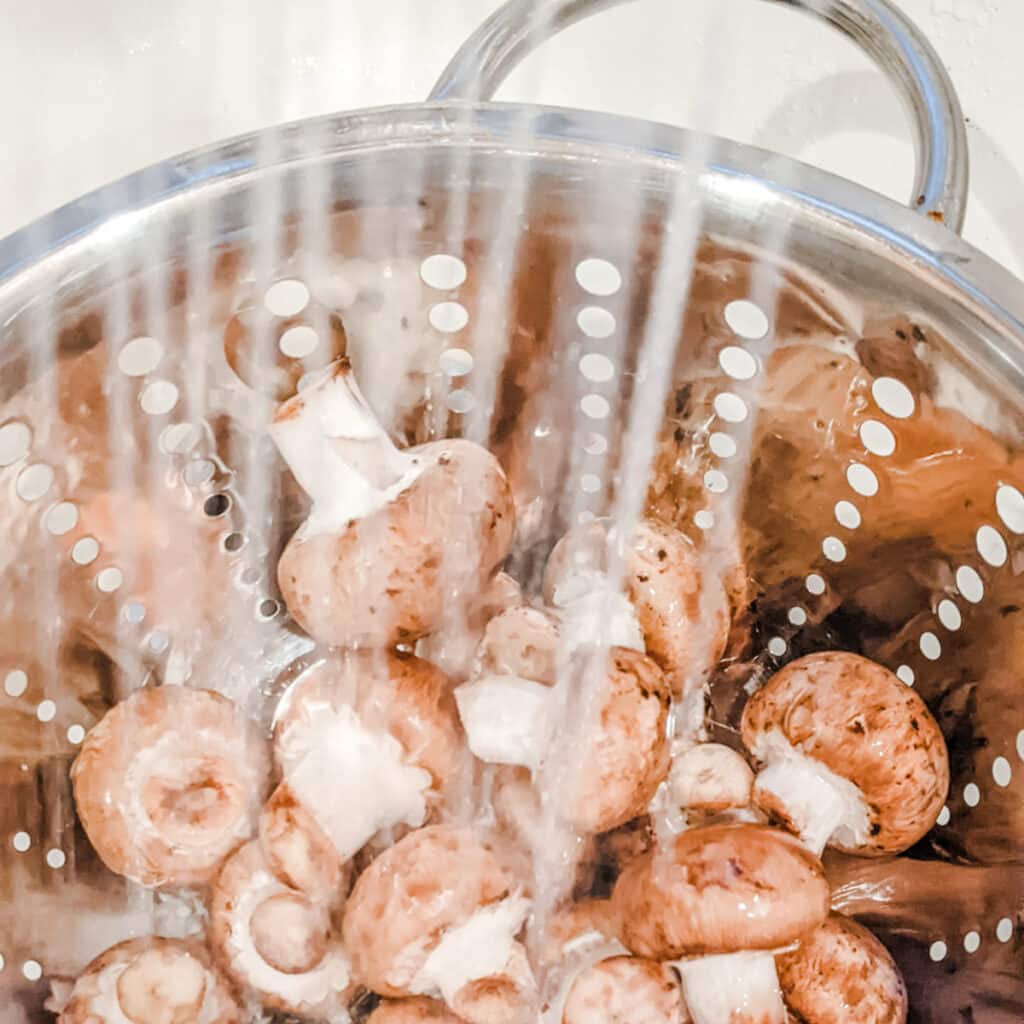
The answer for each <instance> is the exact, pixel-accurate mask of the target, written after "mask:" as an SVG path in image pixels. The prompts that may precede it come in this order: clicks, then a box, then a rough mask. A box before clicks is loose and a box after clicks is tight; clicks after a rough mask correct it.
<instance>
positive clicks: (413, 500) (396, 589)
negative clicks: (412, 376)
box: [271, 360, 515, 646]
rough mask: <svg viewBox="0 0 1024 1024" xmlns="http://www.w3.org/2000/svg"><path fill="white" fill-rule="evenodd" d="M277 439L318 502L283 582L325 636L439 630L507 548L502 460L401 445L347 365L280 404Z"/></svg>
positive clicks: (509, 516)
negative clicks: (456, 601)
mask: <svg viewBox="0 0 1024 1024" xmlns="http://www.w3.org/2000/svg"><path fill="white" fill-rule="evenodd" d="M271 435H272V437H273V438H274V441H275V443H276V444H277V446H278V448H279V449H280V451H281V454H282V455H283V456H284V458H285V461H286V462H287V463H288V465H289V467H290V468H291V471H292V473H293V475H294V476H295V478H296V480H297V481H298V483H299V484H300V486H301V487H302V488H303V490H305V491H306V493H307V494H309V496H310V498H311V499H312V502H313V507H312V510H311V512H310V515H309V518H308V519H307V520H306V522H305V523H304V524H303V525H302V526H301V527H300V528H299V529H298V530H297V531H296V533H295V534H294V535H293V537H292V538H291V540H290V541H289V542H288V545H287V547H286V548H285V550H284V553H283V554H282V556H281V559H280V561H279V562H278V570H277V572H278V583H279V585H280V588H281V593H282V595H283V596H284V599H285V603H286V604H287V606H288V610H289V611H290V612H291V614H292V616H293V617H294V618H295V619H296V621H297V622H298V623H299V624H300V625H301V626H302V627H303V628H304V629H305V630H306V631H307V632H308V633H309V634H310V635H311V636H313V637H314V638H315V639H316V640H319V641H320V642H322V643H326V644H331V645H334V646H346V645H350V644H354V643H357V642H368V643H373V644H379V645H388V644H393V643H396V642H400V641H409V640H412V639H415V638H416V637H420V636H423V635H425V634H427V633H430V632H432V631H433V630H435V629H437V628H438V627H439V626H440V625H441V624H442V622H443V621H444V616H445V609H446V607H447V606H448V605H449V603H450V601H451V596H452V595H453V594H454V595H456V596H457V597H461V598H463V599H465V598H466V597H467V596H468V595H470V594H476V593H477V592H479V591H480V590H481V588H482V587H483V586H484V585H485V584H486V582H487V580H488V579H489V578H490V577H491V575H492V574H493V573H494V570H495V569H496V568H497V567H498V565H499V564H500V563H501V561H502V560H503V559H504V558H505V556H506V554H507V553H508V549H509V545H510V544H511V541H512V536H513V533H514V530H515V522H514V518H515V517H514V511H513V507H512V499H511V496H510V494H509V488H508V481H507V480H506V478H505V474H504V472H503V471H502V469H501V467H500V465H499V464H498V462H497V460H496V459H495V458H494V457H493V456H492V455H491V454H490V453H489V452H487V451H486V450H485V449H483V448H481V447H480V446H478V445H475V444H473V443H471V442H469V441H465V440H461V439H451V440H445V441H437V442H431V443H429V444H425V445H421V446H419V447H416V448H410V449H406V450H399V449H397V448H396V447H395V446H394V444H393V443H392V442H391V440H390V438H389V437H388V436H387V434H386V433H385V431H384V430H383V428H382V427H381V426H380V424H379V423H378V422H377V420H376V419H375V418H374V416H373V413H372V412H371V411H370V409H369V407H368V405H367V404H366V402H365V400H364V399H363V397H362V395H361V394H360V393H359V388H358V387H357V385H356V382H355V379H354V378H353V376H352V372H351V370H350V368H349V366H348V364H347V362H346V361H345V360H340V361H339V362H337V363H336V364H334V365H333V366H332V367H330V368H329V369H328V370H327V371H325V372H324V373H323V374H321V375H320V376H319V377H318V378H317V379H316V380H315V381H314V382H312V383H311V384H310V385H309V386H308V387H307V388H306V389H305V390H304V391H302V392H300V393H299V394H298V395H296V396H295V397H294V398H292V399H290V400H289V401H287V402H285V403H284V404H283V405H282V406H281V407H280V408H279V409H278V411H277V413H276V415H275V417H274V423H273V425H272V427H271Z"/></svg>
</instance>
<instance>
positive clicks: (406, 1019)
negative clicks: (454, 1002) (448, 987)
mask: <svg viewBox="0 0 1024 1024" xmlns="http://www.w3.org/2000/svg"><path fill="white" fill-rule="evenodd" d="M366 1024H464V1022H463V1020H462V1019H461V1018H460V1017H456V1016H455V1014H454V1013H452V1012H451V1010H449V1009H448V1007H447V1006H445V1005H444V1003H441V1002H438V1001H437V1000H436V999H425V998H422V997H415V998H411V999H385V1000H384V1001H383V1002H382V1003H380V1004H379V1005H378V1006H377V1008H376V1009H375V1010H374V1011H373V1013H371V1014H370V1016H369V1017H367V1018H366Z"/></svg>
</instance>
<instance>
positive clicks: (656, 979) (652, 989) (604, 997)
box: [558, 956, 690, 1024]
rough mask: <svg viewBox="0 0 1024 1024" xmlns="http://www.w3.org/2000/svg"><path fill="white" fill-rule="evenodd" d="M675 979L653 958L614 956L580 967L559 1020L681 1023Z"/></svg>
mask: <svg viewBox="0 0 1024 1024" xmlns="http://www.w3.org/2000/svg"><path fill="white" fill-rule="evenodd" d="M689 1019H690V1015H689V1013H687V1010H686V1006H685V1004H684V1002H683V993H682V989H681V988H680V986H679V979H678V978H677V977H676V975H675V973H674V972H673V971H672V968H671V967H669V966H668V965H667V964H662V963H659V962H658V961H657V960H646V959H644V958H643V957H637V956H613V957H609V958H608V959H607V960H601V961H600V962H599V963H596V964H593V965H591V966H590V967H588V968H586V969H585V970H584V971H581V972H580V974H579V975H577V977H576V979H575V981H573V983H572V985H571V987H570V988H569V994H568V996H567V998H566V1000H565V1006H564V1008H563V1010H562V1019H561V1021H559V1022H558V1024H684V1022H687V1021H689Z"/></svg>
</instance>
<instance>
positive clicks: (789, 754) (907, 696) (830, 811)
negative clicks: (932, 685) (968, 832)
mask: <svg viewBox="0 0 1024 1024" xmlns="http://www.w3.org/2000/svg"><path fill="white" fill-rule="evenodd" d="M742 730H743V742H744V743H745V744H746V746H747V749H748V750H749V751H750V752H751V754H752V755H753V757H754V758H755V760H756V761H758V762H759V763H760V764H761V765H762V766H763V767H762V769H761V771H760V772H759V774H758V776H757V778H756V780H755V783H754V799H755V802H757V803H758V804H759V805H760V806H761V807H762V808H763V809H764V810H765V811H766V812H768V813H769V814H770V815H772V816H773V817H775V818H777V819H778V820H780V821H781V822H783V823H784V824H786V825H787V827H789V828H791V829H792V830H793V831H794V832H796V833H797V834H799V835H800V836H801V837H802V838H803V840H804V841H805V842H806V843H807V845H808V846H809V847H810V848H811V849H812V850H814V851H815V852H817V853H820V852H821V851H822V850H823V849H824V847H825V846H826V845H832V846H835V847H837V848H838V849H840V850H844V851H846V852H848V853H858V854H862V855H865V856H877V855H881V854H887V853H898V852H900V851H902V850H905V849H907V848H908V847H910V846H912V845H913V844H914V843H916V842H917V840H919V839H920V838H921V837H922V836H923V835H924V834H925V833H926V832H927V831H928V830H929V829H930V828H931V827H932V825H933V824H934V823H935V819H936V818H937V817H938V814H939V811H941V810H942V806H943V803H944V801H945V799H946V791H947V788H948V786H949V761H948V756H947V753H946V744H945V741H944V740H943V738H942V733H941V732H940V730H939V727H938V725H937V724H936V722H935V719H934V718H932V716H931V713H930V712H929V711H928V708H927V707H926V706H925V704H924V702H923V701H922V700H921V698H920V697H919V696H918V695H917V694H916V693H915V692H914V691H913V690H912V689H910V688H909V687H907V686H905V685H904V684H903V683H902V682H900V680H899V679H897V678H896V676H895V675H893V673H891V672H890V671H889V670H888V669H886V668H884V667H883V666H882V665H878V664H876V663H875V662H872V661H868V660H867V659H866V658H862V657H860V656H858V655H855V654H848V653H846V652H841V651H834V652H832V651H830V652H824V653H819V654H811V655H807V656H806V657H803V658H798V659H797V660H796V661H793V662H790V664H788V665H787V666H786V667H785V668H783V669H781V670H780V671H779V672H777V673H776V674H775V675H774V676H772V678H771V679H769V680H768V682H767V683H765V685H764V686H763V687H762V688H761V689H760V690H759V691H758V692H756V693H755V694H754V695H753V696H752V697H751V698H750V700H749V701H748V702H747V705H746V707H745V708H744V711H743V727H742Z"/></svg>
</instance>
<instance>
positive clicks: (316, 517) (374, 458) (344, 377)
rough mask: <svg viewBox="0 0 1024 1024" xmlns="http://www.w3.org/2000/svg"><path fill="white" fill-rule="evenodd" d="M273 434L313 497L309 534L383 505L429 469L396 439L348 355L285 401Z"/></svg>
mask: <svg viewBox="0 0 1024 1024" xmlns="http://www.w3.org/2000/svg"><path fill="white" fill-rule="evenodd" d="M270 436H271V437H272V438H273V440H274V443H275V444H276V445H277V448H278V450H279V451H280V453H281V455H282V457H283V458H284V460H285V462H287V463H288V466H289V468H290V469H291V471H292V473H293V475H294V476H295V479H296V480H297V481H298V482H299V485H300V486H301V487H302V489H303V490H304V491H305V492H306V493H307V494H308V495H309V497H310V498H311V499H312V501H313V510H312V512H311V514H310V517H309V520H308V521H307V523H306V525H305V526H304V527H303V530H304V536H308V535H311V534H315V533H323V532H328V531H332V530H337V529H339V528H340V527H342V526H344V525H345V524H346V523H349V522H351V521H352V520H354V519H361V518H364V517H365V516H367V515H369V514H370V513H372V512H374V511H376V510H377V509H379V508H383V507H384V506H385V505H386V504H388V502H389V501H391V499H392V498H394V497H395V496H396V495H397V494H400V493H401V492H402V491H404V490H405V489H406V488H407V487H408V486H409V485H410V484H411V483H412V482H413V481H414V480H415V479H416V477H417V476H418V475H419V473H420V471H421V469H422V463H421V460H419V459H417V458H416V457H415V456H414V455H411V454H410V453H408V452H404V451H400V450H399V449H398V448H396V447H395V445H394V444H393V443H392V441H391V438H389V437H388V435H387V433H386V432H385V430H384V428H383V427H382V426H381V425H380V423H379V422H378V421H377V418H376V417H375V416H374V414H373V411H372V410H371V409H370V407H369V405H368V404H367V402H366V399H365V398H363V396H362V394H361V393H360V391H359V385H358V384H357V383H356V379H355V376H354V374H353V373H352V369H351V367H350V366H349V363H348V360H347V359H339V360H338V361H337V362H336V363H333V364H332V365H331V366H330V367H328V368H327V369H326V370H325V371H324V372H323V373H322V374H321V375H320V376H319V377H317V378H316V379H315V380H314V381H313V382H312V383H311V384H310V385H309V386H308V387H306V388H305V389H304V390H303V391H302V392H301V393H300V394H298V395H296V396H295V397H294V398H291V399H289V400H288V401H287V402H285V403H284V404H283V405H281V407H280V408H279V409H278V411H277V414H276V415H275V416H274V422H273V424H272V425H271V427H270Z"/></svg>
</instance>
